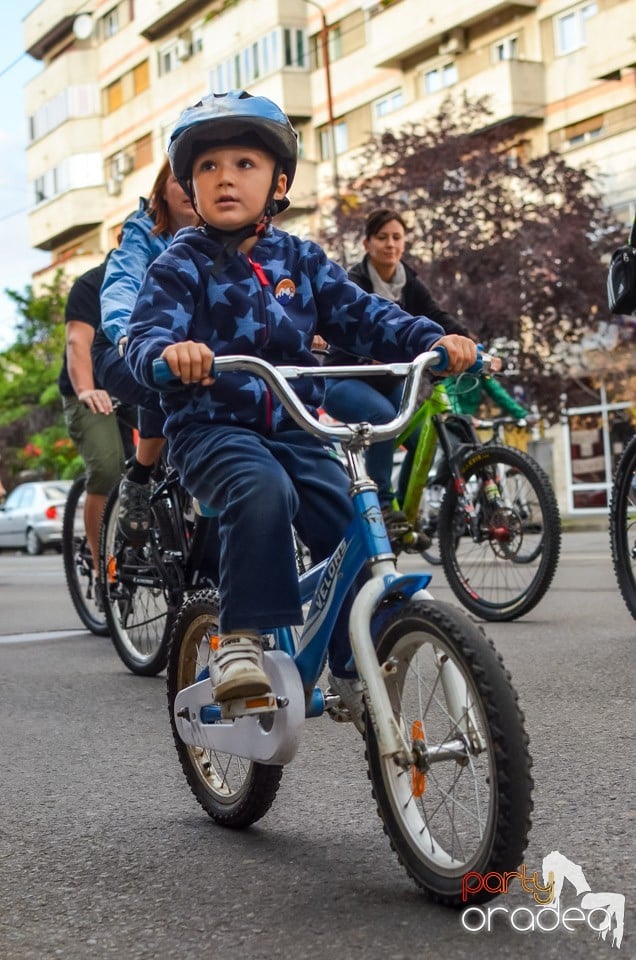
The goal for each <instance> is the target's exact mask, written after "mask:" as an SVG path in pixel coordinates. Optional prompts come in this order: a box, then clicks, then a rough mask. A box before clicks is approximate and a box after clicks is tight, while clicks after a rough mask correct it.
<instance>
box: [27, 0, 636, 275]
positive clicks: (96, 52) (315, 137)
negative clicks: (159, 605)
mask: <svg viewBox="0 0 636 960" xmlns="http://www.w3.org/2000/svg"><path fill="white" fill-rule="evenodd" d="M323 25H326V27H327V36H328V47H327V51H328V54H327V62H326V63H325V57H324V46H323V42H322V41H323V33H322V28H323ZM24 42H25V49H26V51H27V52H28V53H29V54H30V55H31V56H33V57H35V58H37V59H39V60H40V61H41V62H42V71H41V73H40V74H38V76H36V78H35V79H33V80H32V81H31V82H30V83H29V84H28V86H27V87H26V89H25V111H26V114H27V117H28V121H29V130H30V144H29V147H28V170H29V180H30V183H31V185H32V190H33V193H32V206H31V211H30V216H29V220H30V231H31V241H32V244H33V246H34V247H38V248H40V249H42V250H48V251H50V252H51V262H52V266H55V265H57V264H59V263H67V264H68V269H69V270H71V271H72V272H73V273H77V272H79V271H80V270H81V269H84V267H85V265H86V262H87V261H88V260H90V259H94V258H96V257H99V256H101V254H102V253H103V252H104V251H105V250H106V249H108V247H110V246H111V245H112V244H113V242H114V238H115V236H116V233H117V230H118V227H119V225H120V224H121V222H122V220H123V218H124V217H125V216H126V214H127V213H128V212H129V211H130V210H131V209H132V208H133V207H134V206H135V205H136V200H137V197H138V196H139V195H142V194H144V193H146V192H147V191H148V188H149V186H150V184H151V182H152V180H153V178H154V174H155V172H156V170H157V169H158V167H159V165H160V162H161V160H162V157H163V156H164V152H165V147H166V143H167V138H168V133H169V130H170V128H171V126H172V124H173V122H174V120H175V118H176V117H177V116H178V114H179V112H180V111H181V109H182V108H183V107H184V106H185V105H186V104H188V103H190V102H193V101H194V100H196V99H197V98H198V97H199V96H201V95H202V94H203V93H205V92H206V91H208V90H210V89H215V90H221V89H228V88H230V87H239V86H244V87H247V88H248V89H250V90H251V91H252V92H255V93H262V94H265V95H266V96H269V97H271V98H272V99H274V100H276V101H277V102H278V103H280V104H281V106H282V107H283V108H284V109H285V110H286V111H287V113H288V114H289V115H290V116H291V118H292V120H293V122H294V124H295V126H296V128H297V130H298V132H299V136H300V144H301V162H300V167H299V172H298V178H297V181H296V183H295V184H294V188H293V194H292V198H293V201H294V213H293V214H292V216H295V217H297V216H299V215H301V216H303V215H306V213H307V212H308V211H315V210H318V211H319V208H320V199H321V197H323V196H326V195H329V194H330V193H331V192H332V190H333V179H334V175H335V176H336V177H337V176H338V169H340V171H341V172H346V171H347V170H348V169H349V168H348V163H347V161H348V157H350V156H351V152H352V151H354V150H355V148H356V147H358V146H360V145H361V144H362V143H363V142H364V141H365V140H366V139H367V138H368V136H369V134H370V133H371V132H377V131H380V130H383V129H385V128H387V127H397V126H400V125H401V124H403V123H406V122H408V121H412V120H421V119H423V118H424V117H425V116H426V114H427V113H431V112H433V111H434V110H435V109H436V107H438V106H439V102H440V100H441V99H442V98H443V97H444V96H445V95H446V94H448V93H459V92H461V91H464V90H465V91H466V92H467V93H468V94H469V95H470V96H480V95H483V94H487V95H488V96H489V97H490V98H491V100H490V102H491V107H492V110H493V118H492V120H493V122H495V123H497V122H503V121H506V122H511V121H513V122H514V123H515V124H516V125H518V127H519V129H522V130H523V131H524V138H525V140H526V142H527V144H528V151H529V152H530V153H540V152H545V151H546V150H547V149H550V148H554V149H557V150H559V151H561V152H563V153H564V154H565V155H566V156H567V158H568V160H569V161H570V162H572V163H573V164H577V163H580V162H584V163H586V164H592V165H594V167H595V168H597V169H598V171H599V177H600V182H601V183H602V187H603V190H604V193H605V195H606V197H607V202H608V204H609V205H610V206H612V207H613V208H614V209H615V211H616V213H617V215H618V216H619V217H621V218H622V219H624V220H625V221H627V220H628V219H629V217H630V216H631V215H632V214H633V211H634V207H635V204H636V168H635V164H634V157H635V156H636V0H595V2H579V3H572V2H568V0H522V2H515V3H507V2H503V0H449V2H447V3H446V4H442V5H440V4H438V3H436V2H434V0H391V2H388V0H323V2H322V3H320V4H319V3H317V2H310V0H215V2H210V0H85V2H83V3H82V0H41V2H40V3H39V4H38V5H37V6H36V7H35V8H34V10H33V11H32V12H31V13H30V14H28V16H27V17H26V18H25V20H24ZM327 80H329V85H328V83H327ZM334 152H335V156H334Z"/></svg>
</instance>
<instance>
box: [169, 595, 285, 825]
mask: <svg viewBox="0 0 636 960" xmlns="http://www.w3.org/2000/svg"><path fill="white" fill-rule="evenodd" d="M218 632H219V612H218V597H217V594H216V592H215V591H213V590H206V591H201V592H199V593H195V594H192V595H191V596H190V597H188V599H187V600H186V602H185V603H184V604H183V606H182V608H181V610H180V612H179V614H178V615H177V618H176V620H175V623H174V628H173V630H172V638H171V641H170V653H169V659H168V706H169V709H170V723H171V724H172V733H173V736H174V742H175V746H176V748H177V753H178V755H179V760H180V762H181V767H182V769H183V772H184V774H185V776H186V780H187V781H188V783H189V785H190V789H191V790H192V793H193V794H194V796H195V797H196V799H197V800H198V802H199V803H200V804H201V806H202V807H203V809H204V810H205V811H206V813H208V814H209V815H210V816H211V817H212V819H213V820H215V821H216V822H217V823H219V824H221V825H222V826H224V827H246V826H248V825H249V824H251V823H255V822H256V821H257V820H260V819H261V817H263V816H265V814H266V813H267V811H268V810H269V808H270V807H271V805H272V803H273V802H274V798H275V797H276V794H277V792H278V787H279V784H280V781H281V777H282V775H283V768H282V767H281V766H274V765H267V764H263V763H256V762H253V761H251V760H245V759H244V758H242V757H237V756H234V755H233V754H226V753H219V752H217V751H215V750H204V749H202V748H201V747H193V746H190V745H189V744H185V743H184V742H183V741H182V740H181V738H180V737H179V734H178V732H177V728H176V724H175V718H174V703H175V700H176V697H177V694H178V693H179V691H180V690H183V689H184V688H185V687H188V686H190V685H191V684H193V683H195V681H196V680H198V679H200V678H201V676H202V674H205V672H206V671H207V669H208V660H209V658H210V638H211V637H213V636H215V635H217V634H218ZM210 702H211V703H212V702H213V701H212V688H211V687H210ZM263 722H266V720H265V719H264V721H263Z"/></svg>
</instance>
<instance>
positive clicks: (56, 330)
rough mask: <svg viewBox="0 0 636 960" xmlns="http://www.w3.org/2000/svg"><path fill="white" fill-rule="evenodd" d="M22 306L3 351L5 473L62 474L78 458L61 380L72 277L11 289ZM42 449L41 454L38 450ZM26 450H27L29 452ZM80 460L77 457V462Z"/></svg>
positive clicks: (0, 432)
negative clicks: (71, 444) (65, 417)
mask: <svg viewBox="0 0 636 960" xmlns="http://www.w3.org/2000/svg"><path fill="white" fill-rule="evenodd" d="M6 292H7V294H8V295H9V296H10V297H11V298H12V299H13V300H14V301H15V303H16V304H17V305H18V309H19V313H20V319H19V321H18V323H17V327H16V330H17V333H16V342H15V343H14V344H13V345H12V346H11V347H9V348H8V350H6V351H4V353H2V354H0V463H2V470H3V476H4V477H5V478H6V479H7V480H8V478H9V475H10V474H17V473H18V471H19V470H20V469H23V468H24V467H25V466H29V467H35V466H36V459H34V458H36V457H37V458H39V460H37V465H39V466H40V467H41V469H43V470H44V471H45V472H46V473H47V474H56V475H59V469H58V467H59V465H60V464H61V463H62V461H65V462H66V461H68V463H69V464H70V463H71V461H74V458H73V456H72V453H73V451H71V450H69V449H68V445H67V444H61V441H62V440H63V438H64V437H65V436H66V428H65V427H64V420H63V416H62V406H61V403H60V394H59V390H58V388H57V378H58V374H59V372H60V367H61V365H62V355H63V353H64V307H65V304H66V298H67V295H68V280H67V279H66V278H65V277H64V275H63V273H62V271H58V273H57V274H56V275H55V277H54V278H53V280H52V281H51V283H49V284H46V285H44V287H43V288H42V290H41V292H38V293H37V294H36V293H35V292H34V290H33V288H32V287H30V286H29V287H26V288H25V290H24V292H23V293H19V292H17V291H15V290H7V291H6ZM36 450H39V451H40V453H39V454H35V451H36ZM25 451H26V452H25ZM74 462H76V461H74Z"/></svg>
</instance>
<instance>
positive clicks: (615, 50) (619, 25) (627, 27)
mask: <svg viewBox="0 0 636 960" xmlns="http://www.w3.org/2000/svg"><path fill="white" fill-rule="evenodd" d="M586 30H587V31H588V36H590V37H594V43H591V44H590V45H589V47H588V57H589V64H590V70H591V72H592V76H593V77H595V78H596V79H598V80H603V79H604V78H605V77H611V76H612V75H614V74H616V73H617V72H618V71H619V70H624V69H625V68H629V67H636V0H629V2H628V3H620V4H618V6H616V7H610V8H609V9H604V10H603V11H602V12H600V13H597V14H596V16H594V17H590V19H589V20H588V21H587V26H586Z"/></svg>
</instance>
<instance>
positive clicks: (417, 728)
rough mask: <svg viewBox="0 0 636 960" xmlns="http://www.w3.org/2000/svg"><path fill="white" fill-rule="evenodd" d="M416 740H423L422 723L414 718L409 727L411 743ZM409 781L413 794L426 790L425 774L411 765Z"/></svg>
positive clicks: (418, 794)
mask: <svg viewBox="0 0 636 960" xmlns="http://www.w3.org/2000/svg"><path fill="white" fill-rule="evenodd" d="M416 740H424V725H423V724H422V721H421V720H414V721H413V725H412V727H411V743H414V742H415V741H416ZM411 781H412V787H413V796H414V797H421V796H423V794H424V792H425V790H426V774H425V773H422V771H421V770H418V769H417V767H415V766H413V768H412V769H411Z"/></svg>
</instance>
